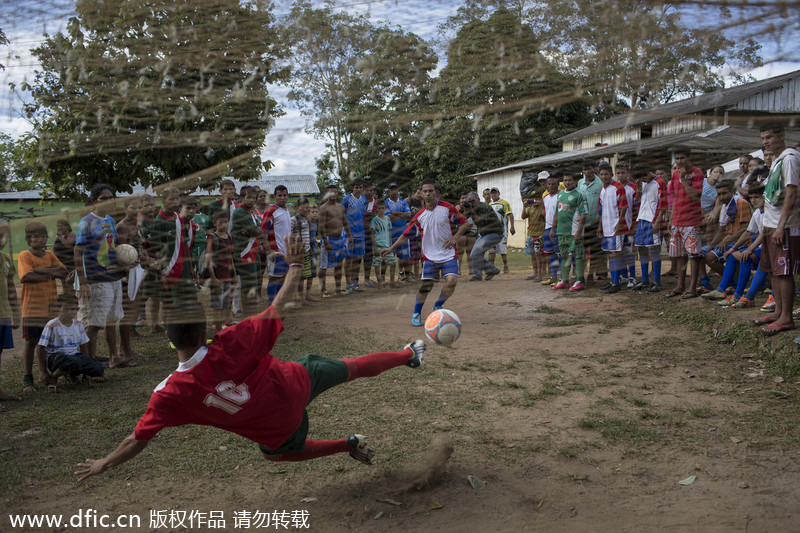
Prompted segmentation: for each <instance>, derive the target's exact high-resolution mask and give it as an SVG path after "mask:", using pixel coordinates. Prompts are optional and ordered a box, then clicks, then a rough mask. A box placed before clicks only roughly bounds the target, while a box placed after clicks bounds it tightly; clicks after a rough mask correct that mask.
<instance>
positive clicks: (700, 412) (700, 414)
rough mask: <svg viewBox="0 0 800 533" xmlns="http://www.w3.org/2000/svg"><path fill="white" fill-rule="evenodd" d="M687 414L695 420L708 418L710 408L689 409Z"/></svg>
mask: <svg viewBox="0 0 800 533" xmlns="http://www.w3.org/2000/svg"><path fill="white" fill-rule="evenodd" d="M688 411H689V414H690V415H692V416H693V417H695V418H708V417H710V416H711V408H710V407H705V406H699V407H689V409H688Z"/></svg>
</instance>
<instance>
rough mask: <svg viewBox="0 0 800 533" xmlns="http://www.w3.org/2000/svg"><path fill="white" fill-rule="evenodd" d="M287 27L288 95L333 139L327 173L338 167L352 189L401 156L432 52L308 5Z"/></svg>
mask: <svg viewBox="0 0 800 533" xmlns="http://www.w3.org/2000/svg"><path fill="white" fill-rule="evenodd" d="M285 27H286V28H287V29H286V33H285V35H286V41H287V42H288V43H290V46H291V49H292V58H293V60H294V62H295V64H296V65H297V69H296V71H295V72H294V74H293V77H292V81H291V87H292V91H291V93H290V97H291V98H293V99H294V100H296V101H297V102H298V104H299V105H300V107H301V109H302V110H303V112H304V114H306V115H307V116H311V117H313V119H314V122H313V125H312V127H311V131H312V132H313V134H314V135H315V136H317V137H318V138H323V139H325V140H326V141H327V145H328V150H327V153H326V154H324V155H323V160H324V164H323V168H324V169H326V170H327V169H329V168H330V164H332V165H333V168H334V169H335V172H336V173H337V174H338V177H339V179H340V180H342V182H344V183H347V182H349V181H350V180H352V179H353V178H355V177H364V176H371V175H372V174H373V172H374V171H375V170H376V168H377V167H379V166H382V165H385V164H386V162H387V161H391V160H394V159H395V158H396V157H398V154H399V153H400V150H401V145H402V140H403V138H404V136H405V135H407V134H408V132H409V131H410V129H411V125H412V124H413V121H414V119H413V115H412V114H411V113H410V110H411V109H414V108H415V105H416V102H417V101H418V100H419V99H420V98H424V95H425V93H426V91H427V88H428V86H429V84H430V76H429V73H430V71H431V70H432V69H433V68H434V67H435V65H436V62H437V60H436V56H435V54H434V53H433V51H432V50H431V48H430V47H429V46H428V45H427V44H426V43H425V42H424V41H423V40H422V39H420V38H419V37H418V36H416V35H414V34H412V33H406V32H404V31H402V30H401V29H399V28H390V27H387V26H384V25H375V24H373V23H371V22H370V21H369V19H367V18H366V17H364V16H359V15H353V14H349V13H344V12H336V11H334V10H333V9H332V8H331V7H329V6H326V7H323V8H319V9H315V8H312V7H311V5H310V3H308V2H297V3H295V5H294V6H293V9H292V11H291V13H290V14H289V16H288V17H287V22H286V24H285ZM382 179H384V181H385V177H384V178H382Z"/></svg>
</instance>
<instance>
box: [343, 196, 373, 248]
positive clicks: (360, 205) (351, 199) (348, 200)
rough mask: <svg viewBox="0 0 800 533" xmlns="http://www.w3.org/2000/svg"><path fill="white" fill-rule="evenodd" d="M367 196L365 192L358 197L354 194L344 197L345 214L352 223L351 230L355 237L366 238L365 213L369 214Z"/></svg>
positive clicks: (349, 222)
mask: <svg viewBox="0 0 800 533" xmlns="http://www.w3.org/2000/svg"><path fill="white" fill-rule="evenodd" d="M368 203H369V202H367V197H366V196H364V195H363V194H362V195H361V196H359V197H358V198H356V197H355V196H353V195H352V194H348V195H347V196H345V197H344V198H343V199H342V205H343V206H344V214H345V217H347V223H348V224H350V232H351V233H352V234H353V238H354V239H355V238H358V237H360V238H361V239H363V238H364V215H366V214H367V204H368Z"/></svg>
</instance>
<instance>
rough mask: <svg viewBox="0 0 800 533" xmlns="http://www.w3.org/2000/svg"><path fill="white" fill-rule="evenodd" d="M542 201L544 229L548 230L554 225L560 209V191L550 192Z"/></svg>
mask: <svg viewBox="0 0 800 533" xmlns="http://www.w3.org/2000/svg"><path fill="white" fill-rule="evenodd" d="M542 203H543V204H544V230H545V232H547V230H549V229H550V228H552V227H553V221H554V220H555V216H556V212H557V211H558V193H555V194H548V195H547V196H545V197H544V199H543V200H542Z"/></svg>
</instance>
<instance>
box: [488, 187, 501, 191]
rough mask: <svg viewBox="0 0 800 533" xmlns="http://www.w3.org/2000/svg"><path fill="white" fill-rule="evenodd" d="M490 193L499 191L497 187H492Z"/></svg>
mask: <svg viewBox="0 0 800 533" xmlns="http://www.w3.org/2000/svg"><path fill="white" fill-rule="evenodd" d="M490 192H500V189H498V188H497V187H492V188H491V190H490Z"/></svg>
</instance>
